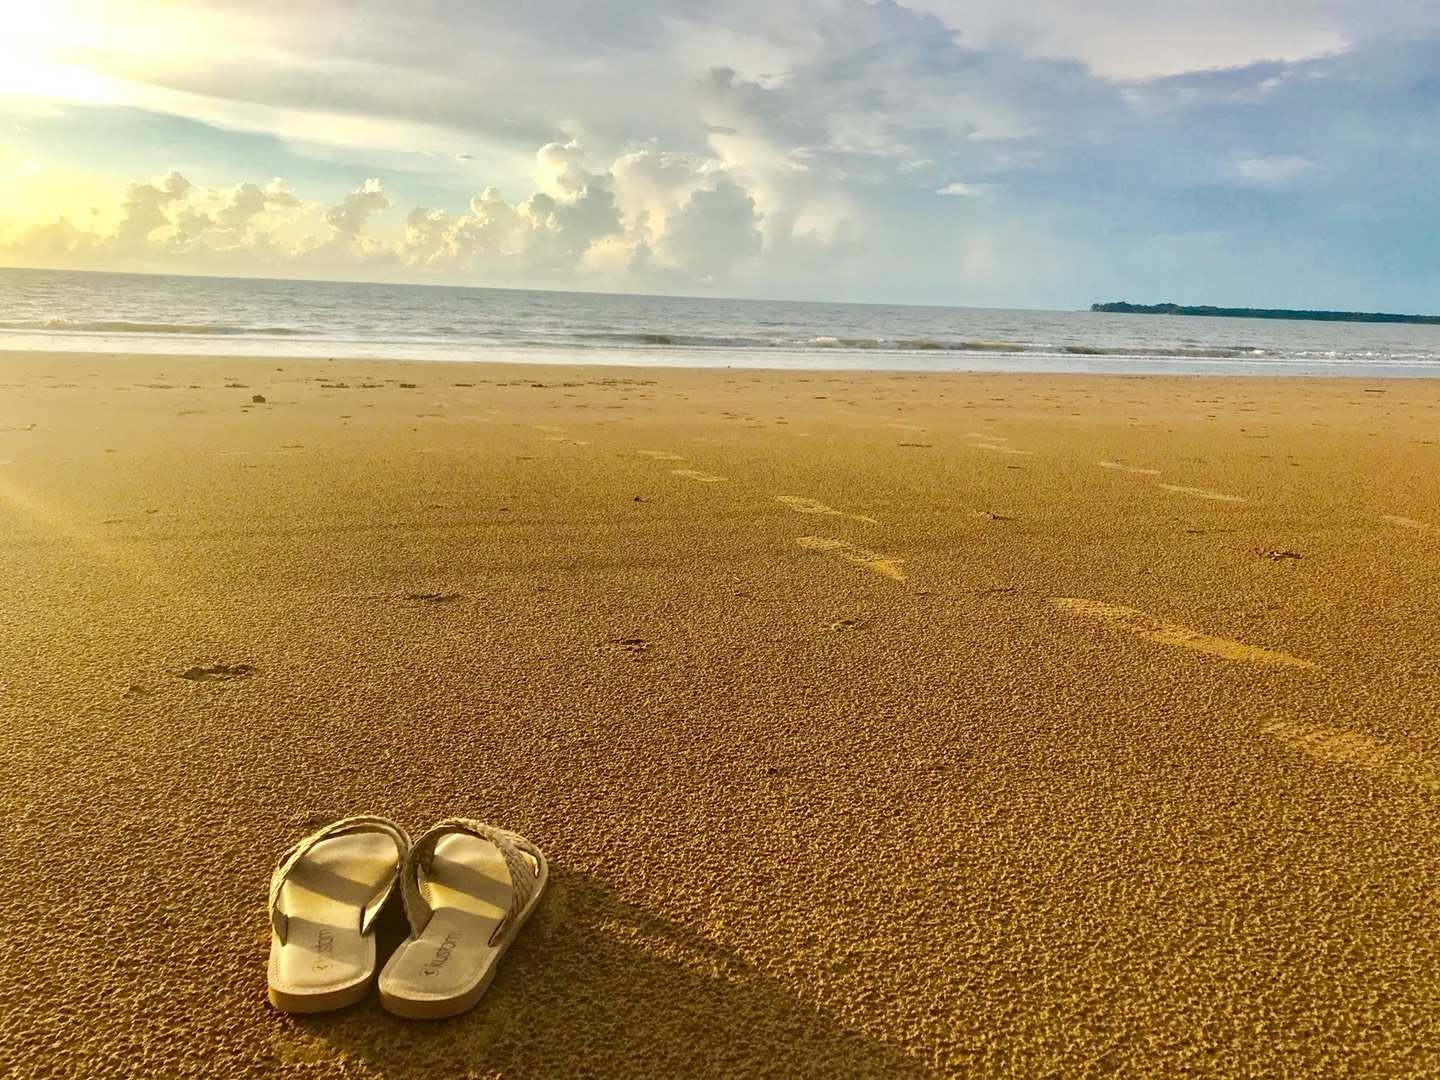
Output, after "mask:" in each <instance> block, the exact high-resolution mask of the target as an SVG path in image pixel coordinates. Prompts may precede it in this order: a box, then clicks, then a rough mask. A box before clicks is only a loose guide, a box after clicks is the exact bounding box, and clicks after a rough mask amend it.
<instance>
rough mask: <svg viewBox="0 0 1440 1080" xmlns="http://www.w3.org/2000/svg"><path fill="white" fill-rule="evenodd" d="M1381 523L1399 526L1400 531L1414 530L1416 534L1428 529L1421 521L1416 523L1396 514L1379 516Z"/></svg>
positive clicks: (1412, 519) (1411, 519)
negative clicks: (1386, 522) (1385, 522)
mask: <svg viewBox="0 0 1440 1080" xmlns="http://www.w3.org/2000/svg"><path fill="white" fill-rule="evenodd" d="M1380 520H1381V521H1388V522H1389V523H1390V524H1391V525H1399V526H1400V527H1401V528H1402V529H1414V530H1415V531H1416V532H1424V531H1425V530H1426V529H1428V528H1430V526H1429V525H1428V524H1426V523H1425V522H1423V521H1416V520H1415V519H1414V518H1407V517H1400V516H1399V515H1398V514H1381V515H1380Z"/></svg>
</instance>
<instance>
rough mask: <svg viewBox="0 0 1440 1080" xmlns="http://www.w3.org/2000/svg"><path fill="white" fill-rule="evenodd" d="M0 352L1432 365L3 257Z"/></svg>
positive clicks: (1048, 325) (1427, 349)
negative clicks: (59, 266)
mask: <svg viewBox="0 0 1440 1080" xmlns="http://www.w3.org/2000/svg"><path fill="white" fill-rule="evenodd" d="M0 349H3V350H54V351H85V352H102V353H104V352H111V353H122V352H126V353H183V354H212V355H226V356H233V355H250V356H265V357H273V356H286V357H302V356H304V357H308V356H314V357H364V358H377V359H378V358H394V359H418V360H506V361H520V362H529V363H567V364H643V365H658V366H667V367H744V368H767V367H768V368H802V369H815V370H825V369H831V370H861V369H873V370H883V371H1032V372H1120V373H1149V374H1174V373H1192V374H1259V375H1280V374H1303V375H1349V376H1365V377H1374V376H1381V375H1394V376H1436V375H1440V326H1424V325H1406V324H1396V325H1377V324H1367V323H1313V322H1294V321H1280V320H1261V319H1224V318H1197V317H1188V316H1172V315H1118V314H1102V313H1094V312H1090V311H1022V310H1009V309H1001V310H992V309H984V308H963V307H953V308H952V307H909V306H900V305H882V304H831V303H814V302H802V301H770V300H726V299H702V298H692V297H678V296H630V295H608V294H599V293H574V292H539V291H529V290H515V289H479V288H461V287H447V286H434V285H380V284H355V283H342V282H323V281H269V280H255V279H241V278H200V277H171V276H163V275H148V274H102V273H79V272H70V271H56V270H15V269H8V270H7V269H0Z"/></svg>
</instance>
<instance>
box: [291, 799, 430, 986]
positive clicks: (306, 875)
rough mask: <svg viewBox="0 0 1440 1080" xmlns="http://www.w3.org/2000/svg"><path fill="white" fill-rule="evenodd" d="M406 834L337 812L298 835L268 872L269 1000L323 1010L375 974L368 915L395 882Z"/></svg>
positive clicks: (377, 908)
mask: <svg viewBox="0 0 1440 1080" xmlns="http://www.w3.org/2000/svg"><path fill="white" fill-rule="evenodd" d="M409 851H410V837H409V836H407V835H406V833H405V830H404V829H402V828H400V826H398V825H396V824H395V823H394V822H392V821H388V820H386V819H385V818H381V817H368V816H361V817H349V818H342V819H341V820H340V821H337V822H335V823H334V824H332V825H327V826H325V828H323V829H321V830H320V831H319V832H317V833H313V834H312V835H310V836H307V837H305V839H303V840H301V841H300V842H299V843H297V844H296V845H295V846H294V847H292V848H291V849H290V850H289V851H287V852H286V853H285V854H284V855H283V856H281V858H280V864H279V865H278V866H277V867H276V868H275V873H274V874H273V875H271V878H270V903H269V908H270V1003H271V1004H272V1005H274V1006H275V1007H276V1008H277V1009H283V1010H284V1011H286V1012H292V1013H312V1012H326V1011H328V1010H330V1009H340V1008H343V1007H345V1006H346V1005H350V1004H353V1003H354V1002H356V1001H359V1000H360V999H361V998H362V997H364V996H365V993H366V991H367V990H369V989H370V982H371V980H372V979H373V978H374V977H375V935H374V934H372V933H371V932H370V930H371V928H372V926H373V924H374V922H375V917H376V916H377V915H379V914H380V910H381V908H383V907H384V906H385V901H386V900H388V899H389V898H390V895H391V893H393V892H394V890H395V882H396V880H397V879H398V877H399V875H400V868H401V867H402V866H403V865H404V863H405V857H406V855H408V854H409Z"/></svg>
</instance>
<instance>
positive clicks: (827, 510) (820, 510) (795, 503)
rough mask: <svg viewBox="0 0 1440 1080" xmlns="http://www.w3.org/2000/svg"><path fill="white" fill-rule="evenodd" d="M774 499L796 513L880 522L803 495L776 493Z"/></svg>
mask: <svg viewBox="0 0 1440 1080" xmlns="http://www.w3.org/2000/svg"><path fill="white" fill-rule="evenodd" d="M775 501H776V502H778V503H784V504H785V505H786V506H788V507H789V508H790V509H791V510H794V511H795V512H796V513H797V514H827V515H829V516H831V517H843V518H849V519H850V520H851V521H863V522H864V523H865V524H866V525H879V524H880V523H879V522H878V521H876V520H875V519H874V518H872V517H866V516H865V515H864V514H847V513H844V512H843V511H840V510H836V509H835V508H834V507H831V506H826V505H825V504H824V503H822V502H820V501H819V500H818V499H810V498H807V497H806V496H804V495H776V496H775Z"/></svg>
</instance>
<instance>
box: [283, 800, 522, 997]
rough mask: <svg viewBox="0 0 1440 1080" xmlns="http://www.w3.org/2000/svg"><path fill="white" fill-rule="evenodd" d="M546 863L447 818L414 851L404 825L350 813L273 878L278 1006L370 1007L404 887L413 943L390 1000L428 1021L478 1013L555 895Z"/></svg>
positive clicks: (511, 839) (402, 958) (295, 851)
mask: <svg viewBox="0 0 1440 1080" xmlns="http://www.w3.org/2000/svg"><path fill="white" fill-rule="evenodd" d="M548 878H549V867H548V866H547V864H546V862H545V856H544V854H543V853H542V852H541V851H540V849H539V848H538V847H536V846H535V845H534V844H533V843H531V842H530V841H529V840H527V839H525V838H524V837H523V836H520V835H519V834H517V833H513V832H508V831H506V830H504V829H497V828H495V827H494V826H491V825H486V824H485V823H483V822H480V821H473V820H471V819H469V818H447V819H446V820H444V821H442V822H440V823H439V824H438V825H436V826H435V827H434V828H432V829H430V830H429V831H428V832H426V833H425V834H424V835H423V836H421V837H420V838H419V839H418V840H416V841H415V842H414V843H413V844H412V843H411V842H410V837H409V835H408V834H407V833H406V832H405V830H404V829H402V828H401V827H400V826H399V825H396V824H395V823H394V822H393V821H389V820H387V819H386V818H381V817H370V816H361V817H349V818H343V819H341V820H340V821H337V822H334V823H333V824H331V825H327V826H325V828H323V829H321V830H320V831H319V832H316V833H313V834H311V835H310V836H307V837H305V838H304V839H303V840H301V841H300V842H299V843H297V844H296V845H295V846H294V847H292V848H291V849H290V850H289V851H287V852H286V853H285V854H284V855H283V856H281V858H280V863H279V865H278V866H277V867H276V868H275V872H274V874H273V875H272V876H271V878H270V901H269V913H270V1002H271V1004H273V1005H274V1006H275V1007H276V1008H278V1009H283V1010H284V1011H286V1012H292V1013H315V1012H326V1011H329V1010H331V1009H340V1008H344V1007H345V1006H346V1005H351V1004H353V1003H355V1002H357V1001H359V1000H360V999H361V998H362V997H364V996H365V994H366V993H367V992H368V991H369V989H370V984H371V982H372V981H373V980H374V978H375V966H376V952H375V935H374V933H373V932H372V931H373V929H374V924H375V919H376V917H377V916H378V915H379V914H380V911H381V910H382V909H383V908H384V907H385V904H386V902H387V901H388V900H389V899H390V897H391V896H392V895H393V894H394V892H395V890H396V886H397V885H398V886H399V890H400V896H401V899H402V900H403V902H404V906H405V916H406V918H407V919H408V920H409V922H410V937H409V938H408V939H407V940H406V941H405V942H404V943H403V944H402V945H401V946H400V947H399V948H398V949H396V950H395V952H394V954H393V955H392V956H391V957H390V960H389V962H387V963H386V965H385V968H384V970H383V971H382V972H381V973H380V979H379V990H380V1003H381V1005H383V1006H384V1007H385V1008H386V1009H387V1010H389V1011H390V1012H392V1013H395V1014H396V1015H397V1016H405V1017H410V1018H412V1019H417V1020H431V1019H439V1018H441V1017H446V1016H455V1015H457V1014H459V1013H462V1012H464V1011H465V1010H466V1009H468V1008H470V1007H471V1006H472V1005H474V1004H475V1003H476V1002H477V1001H479V1000H480V996H481V995H482V994H484V993H485V989H486V987H488V986H489V985H490V980H491V979H493V978H494V977H495V966H496V964H497V963H498V962H499V960H500V958H501V957H502V956H504V955H505V952H506V950H508V949H509V948H510V945H511V943H512V942H513V941H514V940H515V936H516V934H517V933H519V930H520V927H521V926H523V925H524V923H525V920H526V919H528V918H529V917H530V913H531V912H532V911H534V910H535V905H536V904H537V903H538V902H539V900H540V894H541V893H543V892H544V891H545V884H546V881H547V880H548Z"/></svg>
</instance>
